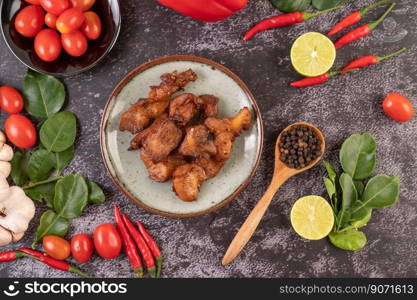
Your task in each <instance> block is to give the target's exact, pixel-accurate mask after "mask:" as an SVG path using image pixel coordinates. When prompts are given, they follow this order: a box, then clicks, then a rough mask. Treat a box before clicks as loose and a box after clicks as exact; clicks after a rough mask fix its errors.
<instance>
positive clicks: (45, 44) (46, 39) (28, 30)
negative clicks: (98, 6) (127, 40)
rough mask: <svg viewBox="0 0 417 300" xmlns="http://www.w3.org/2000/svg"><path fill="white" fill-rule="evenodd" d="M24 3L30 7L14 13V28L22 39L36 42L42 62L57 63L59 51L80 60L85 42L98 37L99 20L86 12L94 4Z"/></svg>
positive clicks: (63, 0)
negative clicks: (33, 39) (32, 39)
mask: <svg viewBox="0 0 417 300" xmlns="http://www.w3.org/2000/svg"><path fill="white" fill-rule="evenodd" d="M25 1H26V2H28V3H30V4H31V5H28V6H25V7H24V8H23V9H22V10H20V11H19V12H18V13H17V16H16V19H15V22H14V26H15V28H16V31H17V32H19V33H20V34H21V35H22V36H24V37H28V38H33V37H34V38H35V41H34V48H35V52H36V54H37V55H38V56H39V58H40V59H42V60H43V61H46V62H52V61H54V60H56V59H57V58H58V57H59V55H60V54H61V51H62V48H64V50H65V52H66V53H68V54H69V55H71V56H74V57H79V56H82V55H84V53H85V52H86V51H87V49H88V41H87V39H88V40H96V39H98V38H99V36H100V34H101V20H100V17H99V16H98V15H97V14H96V13H95V12H93V11H88V10H89V9H90V8H91V7H92V6H93V5H94V3H95V1H96V0H25ZM45 12H46V13H45ZM45 24H46V26H48V27H49V28H44V25H45ZM60 34H61V35H60Z"/></svg>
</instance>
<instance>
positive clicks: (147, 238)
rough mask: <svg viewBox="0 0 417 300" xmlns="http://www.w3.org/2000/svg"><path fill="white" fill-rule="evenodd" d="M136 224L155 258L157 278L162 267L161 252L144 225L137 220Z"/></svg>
mask: <svg viewBox="0 0 417 300" xmlns="http://www.w3.org/2000/svg"><path fill="white" fill-rule="evenodd" d="M136 224H137V225H138V228H139V232H140V233H141V234H142V236H143V238H144V240H145V241H146V244H147V245H148V247H149V249H151V252H152V255H153V257H154V258H155V260H156V277H157V278H159V276H160V275H161V269H162V254H161V251H160V250H159V248H158V245H157V244H156V242H155V240H154V239H153V238H152V237H151V235H150V234H149V233H148V231H146V229H145V227H143V225H142V223H141V222H139V221H137V222H136Z"/></svg>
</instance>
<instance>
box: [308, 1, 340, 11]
mask: <svg viewBox="0 0 417 300" xmlns="http://www.w3.org/2000/svg"><path fill="white" fill-rule="evenodd" d="M343 2H346V0H313V5H314V7H315V8H317V9H318V10H325V9H329V8H333V7H336V6H338V5H340V4H342V3H343Z"/></svg>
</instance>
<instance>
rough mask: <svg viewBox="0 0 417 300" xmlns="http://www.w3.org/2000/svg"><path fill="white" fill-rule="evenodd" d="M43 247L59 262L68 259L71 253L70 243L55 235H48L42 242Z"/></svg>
mask: <svg viewBox="0 0 417 300" xmlns="http://www.w3.org/2000/svg"><path fill="white" fill-rule="evenodd" d="M42 247H43V249H44V250H45V252H46V253H47V254H48V255H49V256H50V257H53V258H55V259H59V260H64V259H66V258H68V256H70V253H71V246H70V244H69V243H68V241H67V240H65V239H63V238H61V237H59V236H55V235H46V236H45V237H44V238H43V240H42Z"/></svg>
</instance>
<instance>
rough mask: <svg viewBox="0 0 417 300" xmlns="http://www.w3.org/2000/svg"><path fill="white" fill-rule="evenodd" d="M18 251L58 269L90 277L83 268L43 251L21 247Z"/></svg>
mask: <svg viewBox="0 0 417 300" xmlns="http://www.w3.org/2000/svg"><path fill="white" fill-rule="evenodd" d="M16 253H17V254H19V255H22V256H25V257H29V258H32V259H36V260H38V261H40V262H42V263H44V264H46V265H48V266H50V267H52V268H54V269H57V270H61V271H65V272H71V273H74V274H77V275H80V276H82V277H90V276H88V275H87V274H85V273H84V272H82V271H81V270H79V269H78V268H76V267H74V266H73V265H71V264H70V263H67V262H66V261H63V260H58V259H55V258H52V257H50V256H48V255H45V253H42V252H39V251H36V250H33V249H29V248H20V249H19V250H18V251H16Z"/></svg>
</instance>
